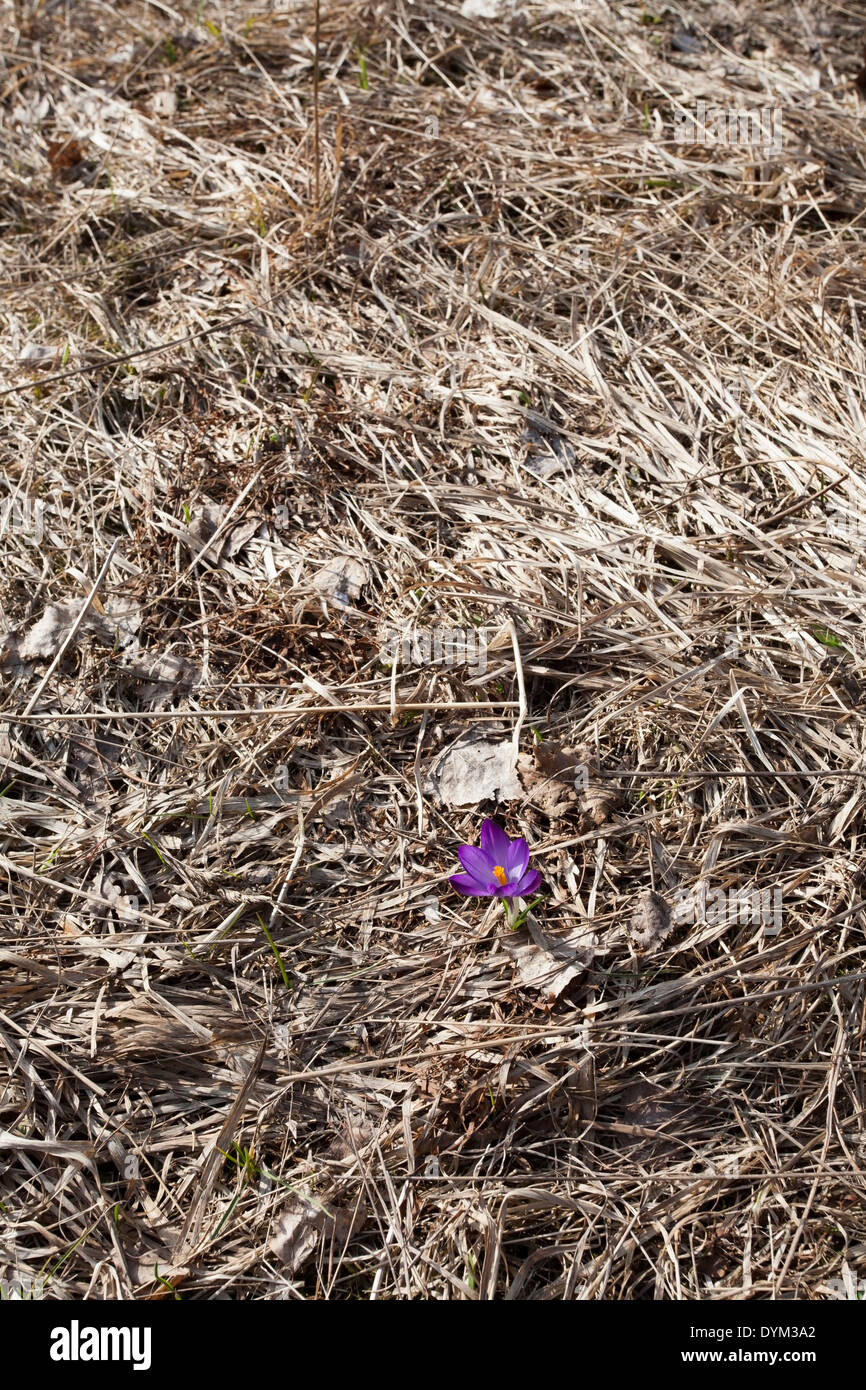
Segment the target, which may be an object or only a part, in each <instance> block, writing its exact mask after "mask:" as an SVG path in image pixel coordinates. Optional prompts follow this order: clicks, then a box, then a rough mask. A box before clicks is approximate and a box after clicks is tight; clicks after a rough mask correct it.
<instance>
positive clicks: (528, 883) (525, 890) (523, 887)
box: [511, 869, 541, 898]
mask: <svg viewBox="0 0 866 1390" xmlns="http://www.w3.org/2000/svg"><path fill="white" fill-rule="evenodd" d="M540 882H541V874H540V873H539V872H538V870H537V869H530V870H529V872H528V873H525V874H524V875H523V877H522V878H520V879H518V880H517V882H516V883H512V885H511V893H512V894H513V896H514V897H515V898H526V897H528V896H529V894H530V893H534V892H535V890H536V888H537V887H538V885H539V883H540Z"/></svg>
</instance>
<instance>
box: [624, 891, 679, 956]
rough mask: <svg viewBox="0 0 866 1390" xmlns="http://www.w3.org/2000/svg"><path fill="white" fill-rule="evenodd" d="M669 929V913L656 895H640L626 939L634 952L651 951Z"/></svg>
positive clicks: (647, 893) (662, 901)
mask: <svg viewBox="0 0 866 1390" xmlns="http://www.w3.org/2000/svg"><path fill="white" fill-rule="evenodd" d="M670 929H671V911H670V908H669V907H668V905H667V903H666V902H665V900H664V898H662V897H660V896H659V894H658V893H653V892H650V891H647V892H646V893H641V895H640V897H639V898H638V901H637V906H636V907H635V910H634V913H633V915H632V919H631V922H630V923H629V925H628V928H627V931H628V938H629V941H630V942H631V944H632V947H633V948H634V950H635V951H651V950H652V949H653V947H655V946H658V945H660V944H661V942H662V941H664V939H665V937H666V936H667V934H668V932H669V931H670Z"/></svg>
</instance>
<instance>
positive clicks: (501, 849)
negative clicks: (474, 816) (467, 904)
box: [451, 820, 541, 898]
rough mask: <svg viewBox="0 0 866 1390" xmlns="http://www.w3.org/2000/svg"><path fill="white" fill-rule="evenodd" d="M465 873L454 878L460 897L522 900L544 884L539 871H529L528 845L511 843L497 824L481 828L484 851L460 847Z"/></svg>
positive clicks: (453, 875)
mask: <svg viewBox="0 0 866 1390" xmlns="http://www.w3.org/2000/svg"><path fill="white" fill-rule="evenodd" d="M457 856H458V858H459V860H460V863H461V864H462V865H463V867H464V869H465V870H466V872H465V873H464V874H452V875H451V883H452V885H453V887H455V888H456V889H457V892H458V893H465V894H466V896H467V897H470V898H522V897H525V896H526V895H527V894H528V893H531V892H532V891H533V890H534V889H535V888H537V887H538V885H539V883H540V882H541V874H540V873H539V872H538V870H537V869H530V868H529V845H528V844H527V843H526V841H525V840H509V838H508V836H507V835H506V833H505V831H504V830H503V829H502V828H501V826H498V825H497V824H496V821H495V820H486V821H485V822H484V824H483V825H482V827H481V848H480V849H478V848H476V846H475V845H461V846H460V848H459V850H458V851H457Z"/></svg>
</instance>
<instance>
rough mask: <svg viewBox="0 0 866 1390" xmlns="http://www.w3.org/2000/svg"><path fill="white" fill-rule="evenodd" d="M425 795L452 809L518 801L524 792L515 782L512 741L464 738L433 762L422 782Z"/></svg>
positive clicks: (514, 760)
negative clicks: (492, 801) (484, 802)
mask: <svg viewBox="0 0 866 1390" xmlns="http://www.w3.org/2000/svg"><path fill="white" fill-rule="evenodd" d="M425 791H426V792H427V793H428V795H432V796H435V797H436V799H437V800H438V801H441V802H442V803H443V804H444V805H445V806H451V807H453V808H455V809H458V808H462V807H466V806H477V805H478V803H479V802H480V801H487V800H489V799H494V800H498V801H514V800H517V799H518V798H519V797H521V796H522V795H523V789H522V787H521V785H520V783H519V781H518V780H517V772H516V758H515V754H514V745H513V743H512V742H511V739H504V740H502V741H500V742H495V743H494V742H492V741H489V742H488V741H486V740H479V739H478V738H476V737H475V736H474V735H473V734H464V735H463V736H462V737H461V738H459V739H458V740H457V742H456V743H454V744H452V745H451V747H450V748H447V749H446V750H445V752H444V753H442V754H440V756H439V757H438V758H437V759H436V761H435V763H434V764H433V766H432V768H431V769H430V772H429V773H428V775H427V778H426V779H425Z"/></svg>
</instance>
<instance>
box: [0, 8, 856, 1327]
mask: <svg viewBox="0 0 866 1390" xmlns="http://www.w3.org/2000/svg"><path fill="white" fill-rule="evenodd" d="M251 8H252V7H251V6H249V5H247V4H244V5H240V4H235V3H226V4H220V3H210V0H208V3H205V4H204V5H198V6H197V5H195V4H176V5H169V4H163V3H156V2H154V3H152V4H145V3H140V4H139V3H136V4H126V3H112V4H107V3H94V2H93V0H81V2H80V3H76V4H75V5H67V4H64V3H60V4H58V3H51V4H46V3H42V2H41V0H40V3H33V2H32V0H17V3H16V4H15V5H14V6H10V5H9V4H8V3H7V4H5V5H4V6H3V10H2V13H3V18H4V23H3V37H2V48H0V62H2V68H0V116H2V134H3V141H4V147H5V151H4V166H5V176H4V179H3V182H2V187H0V221H2V246H3V252H2V270H0V275H2V285H3V295H2V309H3V333H2V338H0V357H2V367H3V378H4V382H5V387H4V389H3V392H2V397H0V399H2V412H3V424H2V452H3V468H4V476H3V479H2V487H3V489H4V494H3V500H4V504H5V507H6V511H5V522H6V524H5V530H4V534H3V539H2V545H3V567H2V568H3V573H2V604H3V611H2V622H3V637H2V644H3V645H2V648H0V650H2V660H0V678H2V713H0V786H2V789H3V795H2V798H0V829H2V854H0V866H2V870H3V874H4V877H5V887H6V889H7V894H8V896H7V901H6V905H5V909H4V913H3V922H2V946H0V972H2V973H0V1041H2V1045H3V1052H4V1055H5V1059H6V1063H5V1067H6V1070H5V1072H4V1076H3V1084H2V1090H0V1151H2V1152H0V1164H2V1166H0V1199H2V1204H3V1206H2V1220H3V1223H4V1224H3V1225H0V1258H2V1260H3V1261H5V1265H4V1267H2V1268H0V1277H5V1278H6V1280H7V1281H8V1280H10V1279H11V1280H15V1279H22V1278H24V1277H25V1276H29V1277H31V1278H32V1279H34V1280H36V1281H37V1289H38V1288H39V1287H41V1286H40V1284H39V1281H43V1285H44V1292H45V1295H46V1296H47V1297H59V1298H73V1297H82V1296H83V1297H89V1298H97V1297H99V1298H128V1297H135V1298H160V1297H169V1296H170V1288H171V1287H172V1286H176V1287H178V1288H179V1289H180V1290H181V1291H182V1292H183V1294H184V1295H185V1296H188V1297H195V1298H213V1297H217V1296H226V1295H227V1296H229V1297H232V1298H269V1299H272V1298H334V1299H345V1298H370V1297H378V1298H401V1299H406V1298H416V1297H420V1296H428V1297H434V1298H443V1299H444V1298H467V1299H473V1298H482V1299H489V1298H497V1299H499V1298H516V1299H527V1298H528V1299H536V1298H554V1299H570V1298H582V1299H599V1298H604V1299H654V1298H655V1299H742V1298H769V1297H771V1296H773V1295H775V1296H781V1297H792V1296H793V1297H798V1298H822V1297H829V1296H831V1294H832V1286H830V1285H829V1284H828V1280H830V1279H833V1278H841V1277H842V1276H843V1274H844V1273H845V1271H846V1270H847V1271H848V1272H849V1274H852V1275H853V1276H854V1277H863V1275H864V1274H866V1211H864V1200H863V1166H864V1142H866V1129H864V1105H863V1100H864V1081H863V1069H862V1063H863V1042H864V998H866V994H864V979H866V951H864V910H863V909H864V904H863V889H862V867H861V859H862V847H861V846H862V842H861V841H860V835H861V834H862V833H863V818H864V804H866V803H864V790H866V789H864V781H863V777H864V768H866V763H864V757H863V755H864V751H866V750H864V721H863V701H862V691H863V688H864V687H863V674H864V655H866V652H864V640H863V629H862V612H863V602H864V593H866V585H864V570H863V564H862V561H861V559H860V555H859V550H860V544H861V542H862V538H863V535H864V534H866V478H864V472H863V441H864V413H863V412H864V380H866V376H864V373H866V361H864V344H863V340H862V323H863V317H864V312H866V293H864V290H866V260H864V254H866V249H864V248H866V238H864V231H863V212H864V206H866V203H864V194H866V134H864V123H863V117H864V98H863V97H862V96H861V95H860V94H859V92H858V90H857V87H856V85H855V80H854V79H855V76H856V73H857V70H858V67H859V65H860V63H861V62H862V44H863V37H864V36H863V24H862V16H859V15H858V13H857V12H856V10H855V7H853V6H852V5H845V4H834V3H830V4H827V3H824V0H821V3H818V0H803V2H802V3H801V4H798V5H797V6H795V7H792V6H791V5H790V4H789V3H788V0H778V3H762V4H760V5H754V6H752V5H746V4H737V5H734V4H730V3H724V0H722V2H721V3H718V4H710V3H700V0H695V2H694V3H689V4H681V5H665V6H664V7H663V8H662V10H661V12H660V14H658V15H657V16H655V17H653V16H652V15H650V14H648V13H646V12H645V11H643V9H642V6H641V5H640V4H634V3H625V2H623V3H617V0H613V3H611V4H610V5H603V4H601V3H595V2H594V0H587V3H585V4H575V3H551V4H544V3H541V4H529V3H528V4H517V5H511V4H509V3H506V4H504V5H503V6H502V13H501V15H500V17H499V18H498V19H495V20H494V19H479V20H469V19H466V18H464V17H462V16H461V13H460V9H459V6H455V5H450V4H449V5H445V4H426V3H414V4H412V3H400V0H397V2H396V3H389V4H374V5H357V4H348V3H345V4H337V3H325V4H324V5H323V9H322V17H321V93H320V105H321V113H320V114H321V120H320V168H319V171H318V173H319V180H320V199H319V205H318V207H317V206H316V200H315V184H316V169H315V160H314V154H313V119H312V116H313V112H312V90H313V59H314V49H313V44H312V34H313V11H312V8H311V7H310V6H303V5H291V6H285V7H283V8H282V9H277V10H276V11H275V10H273V9H272V10H270V11H267V10H266V9H265V7H264V6H261V7H260V8H259V12H258V13H251ZM698 100H706V101H708V102H710V103H713V102H715V103H720V104H722V105H724V106H726V107H738V106H743V105H756V104H758V105H763V106H766V107H771V108H777V109H778V110H779V111H780V113H781V120H782V127H783V131H784V142H783V148H782V150H781V152H780V153H770V154H769V155H767V156H766V157H765V156H764V155H763V154H761V152H759V151H758V152H756V151H755V150H754V149H752V148H747V147H737V146H731V147H708V146H700V145H694V146H691V145H684V144H679V143H677V142H676V140H675V139H674V119H675V115H676V112H677V111H680V112H682V111H683V110H684V109H686V110H691V109H693V108H694V106H695V103H696V102H697V101H698ZM13 499H15V505H14V507H13V506H12V505H11V504H12V501H13ZM40 505H41V507H42V508H43V510H42V512H41V518H40V515H39V510H38V508H39V506H40ZM28 508H29V511H28ZM28 517H29V518H30V521H31V522H33V524H34V527H35V531H34V532H31V533H28V531H27V522H28ZM40 519H41V524H42V526H43V528H44V529H43V534H42V538H41V541H39V540H38V538H37V533H38V526H37V524H36V523H37V522H39V521H40ZM846 528H847V529H846ZM349 559H350V560H352V561H354V562H355V566H354V568H353V569H352V568H350V569H345V568H343V569H340V567H342V566H344V563H345V562H346V561H347V560H349ZM335 564H336V565H337V567H338V570H340V572H341V573H342V574H343V586H344V590H345V592H344V595H343V599H342V600H341V599H340V597H339V596H338V597H335V598H334V597H332V598H328V597H327V596H325V597H323V595H322V589H323V587H324V586H326V582H327V581H326V579H324V580H323V576H322V572H323V570H327V568H328V567H329V566H330V567H331V568H332V570H333V566H334V565H335ZM89 599H90V602H89V604H88V600H89ZM406 624H414V625H419V626H421V627H425V626H426V627H430V626H436V625H439V626H449V627H455V626H458V627H471V626H473V625H481V626H482V627H484V628H485V629H486V630H488V632H489V634H490V649H489V653H488V666H487V670H486V672H485V673H484V674H483V675H481V676H479V675H477V674H476V675H472V674H471V673H470V672H468V671H467V670H466V669H465V667H460V666H456V667H450V668H446V667H443V666H437V667H433V668H430V667H421V668H419V669H414V670H413V669H403V668H400V667H397V668H395V669H394V670H392V671H389V670H388V669H386V667H385V666H384V665H383V664H382V661H381V659H380V656H381V650H382V645H383V641H384V635H383V634H384V633H385V630H386V629H387V628H389V627H391V628H393V627H400V626H401V625H406ZM513 634H514V635H516V647H515V644H514V642H513V641H512V635H513ZM518 677H520V680H522V682H523V686H524V689H525V698H526V705H525V719H524V721H523V723H522V725H521V727H520V744H521V748H522V750H523V753H524V755H525V757H529V756H531V755H532V751H533V747H535V752H536V754H537V755H538V756H539V757H541V758H543V757H544V756H546V755H547V754H549V753H550V752H551V750H552V752H553V754H554V760H553V763H551V764H550V767H554V764H555V763H556V753H557V750H558V749H560V748H564V749H566V750H570V749H577V748H580V747H583V748H584V749H588V750H590V753H589V754H587V756H590V754H591V757H592V760H593V772H594V777H593V782H592V786H591V788H590V791H589V793H587V795H586V796H585V797H584V798H583V799H582V800H581V799H580V798H578V797H576V796H575V795H574V794H572V792H571V791H570V789H569V787H570V784H569V782H568V778H567V777H566V778H565V779H564V780H563V779H562V778H560V780H559V783H558V784H557V788H556V795H555V796H553V797H551V796H549V795H547V796H546V795H545V794H544V787H543V786H542V788H541V790H540V791H539V794H538V795H531V794H530V792H529V790H527V794H526V795H525V796H522V797H520V798H516V799H513V800H510V801H508V802H507V803H506V804H505V805H503V806H500V807H499V808H498V814H499V817H500V819H501V820H502V821H503V823H504V824H505V825H506V826H507V828H508V829H509V831H510V833H511V834H512V835H515V834H519V833H520V834H524V835H526V837H527V839H528V840H529V841H530V844H531V845H532V846H533V853H534V862H535V863H536V864H537V865H538V866H539V867H540V868H541V869H542V870H543V872H544V875H545V879H546V883H547V890H548V898H547V902H546V903H545V905H544V907H543V908H541V909H539V911H538V923H539V924H540V926H542V927H543V930H544V932H545V933H547V934H548V935H547V937H546V938H544V937H542V936H541V934H540V931H539V926H538V925H536V926H535V927H534V928H533V932H534V934H530V933H528V932H527V929H526V928H524V929H523V930H522V933H521V936H520V939H518V938H515V937H513V936H512V937H509V935H508V933H506V932H505V931H504V928H503V924H502V921H501V918H498V917H495V916H494V915H493V914H491V913H488V912H487V911H486V905H485V904H484V903H478V902H476V901H467V900H461V899H458V898H457V897H456V895H455V894H453V893H452V891H451V890H450V887H449V885H448V884H447V879H446V877H445V876H446V875H447V874H448V873H449V872H452V871H453V869H454V867H455V863H456V860H455V855H456V849H457V846H458V845H459V844H460V843H461V842H462V841H464V840H467V839H468V840H475V839H477V834H478V829H479V826H480V822H481V819H482V818H483V815H484V814H489V813H491V812H494V811H496V810H497V808H496V807H495V806H494V805H493V804H492V803H488V804H486V805H483V806H479V807H477V808H476V807H473V808H471V810H463V811H455V810H453V809H449V808H448V807H447V806H445V805H442V804H441V803H440V802H438V801H437V799H436V797H435V795H434V794H432V793H431V792H430V791H429V790H428V788H429V786H430V783H429V780H427V779H428V778H429V772H430V768H431V766H432V765H433V763H434V760H435V759H436V758H437V756H439V755H440V753H441V751H442V750H443V749H445V748H447V747H448V746H450V745H451V744H452V743H453V742H454V741H455V740H456V739H457V738H458V737H459V736H461V735H463V734H465V733H466V732H467V731H472V732H474V733H476V734H479V735H485V736H487V737H489V736H490V735H491V732H495V731H498V732H499V735H500V737H502V738H507V737H509V735H510V734H511V732H512V730H513V729H514V727H515V720H516V717H517V707H518V705H519V702H520V698H521V693H520V683H519V680H518ZM479 702H480V704H479V708H478V709H475V708H474V706H475V705H476V704H478V703H479ZM413 706H414V708H412V707H413ZM353 707H354V712H353ZM60 716H62V717H60ZM537 737H540V738H541V739H543V743H541V744H538V742H537ZM539 750H544V752H543V753H541V752H540V751H539ZM524 760H525V759H524ZM560 761H561V760H560ZM566 761H567V758H566ZM623 768H625V769H630V770H631V771H630V775H628V776H622V777H619V778H617V777H616V776H614V775H613V774H615V773H616V772H617V771H618V770H619V769H623ZM745 773H749V774H750V775H749V776H746V775H735V774H745ZM548 775H549V776H550V777H552V778H553V780H554V781H555V780H556V778H555V767H554V771H553V772H550V771H549V774H548ZM548 791H549V786H548ZM614 793H618V794H614ZM694 885H704V886H709V887H710V888H712V889H715V888H722V889H725V890H726V891H727V890H728V889H731V888H733V889H735V890H744V891H748V890H751V889H752V888H754V887H755V886H759V887H761V888H764V889H766V888H770V889H773V890H780V891H781V893H782V902H783V917H782V929H781V931H779V932H778V933H776V934H773V933H772V932H771V931H766V930H765V929H764V927H762V926H761V925H750V926H733V927H732V926H730V925H728V926H727V927H725V926H723V925H722V926H719V925H718V924H716V925H714V924H712V923H709V922H703V923H700V922H698V923H696V924H693V925H677V926H675V927H674V929H673V930H671V931H669V932H668V933H667V935H665V936H664V937H663V939H661V940H659V941H657V942H656V943H655V944H650V945H649V948H648V949H644V950H643V951H635V950H633V948H632V943H631V942H630V938H629V933H628V932H627V931H626V929H625V928H626V927H627V925H628V923H629V921H630V919H631V916H632V914H633V912H634V911H635V907H636V905H637V904H638V902H639V900H640V899H641V895H642V894H644V893H646V892H647V891H648V890H651V889H652V890H653V891H655V892H656V893H657V894H658V895H659V896H661V897H662V898H663V899H665V901H669V900H670V899H671V897H672V895H673V894H674V893H675V892H677V891H682V890H683V889H688V888H691V887H692V886H694ZM644 901H648V900H646V899H644ZM576 928H579V929H580V932H581V933H582V934H583V936H582V939H583V940H584V941H588V942H589V956H588V960H589V965H588V968H581V969H580V970H579V971H577V973H576V974H574V977H573V978H572V979H571V980H570V982H569V983H568V984H567V986H566V987H564V988H563V989H562V991H561V993H559V996H558V998H556V999H555V1000H549V999H546V997H545V993H544V991H543V990H539V989H538V988H536V987H533V985H532V984H531V983H527V980H528V979H530V977H531V968H532V964H533V960H535V961H536V963H537V960H538V959H543V957H539V956H538V954H537V953H538V952H539V951H541V950H542V946H541V945H540V944H539V943H540V942H543V941H544V940H545V939H546V940H547V942H548V945H549V943H550V941H551V940H554V941H559V942H560V943H562V942H566V943H567V942H568V941H570V940H573V938H574V932H575V929H576ZM527 972H528V973H527ZM157 1275H158V1276H159V1277H158V1278H157V1277H156V1276H157Z"/></svg>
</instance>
